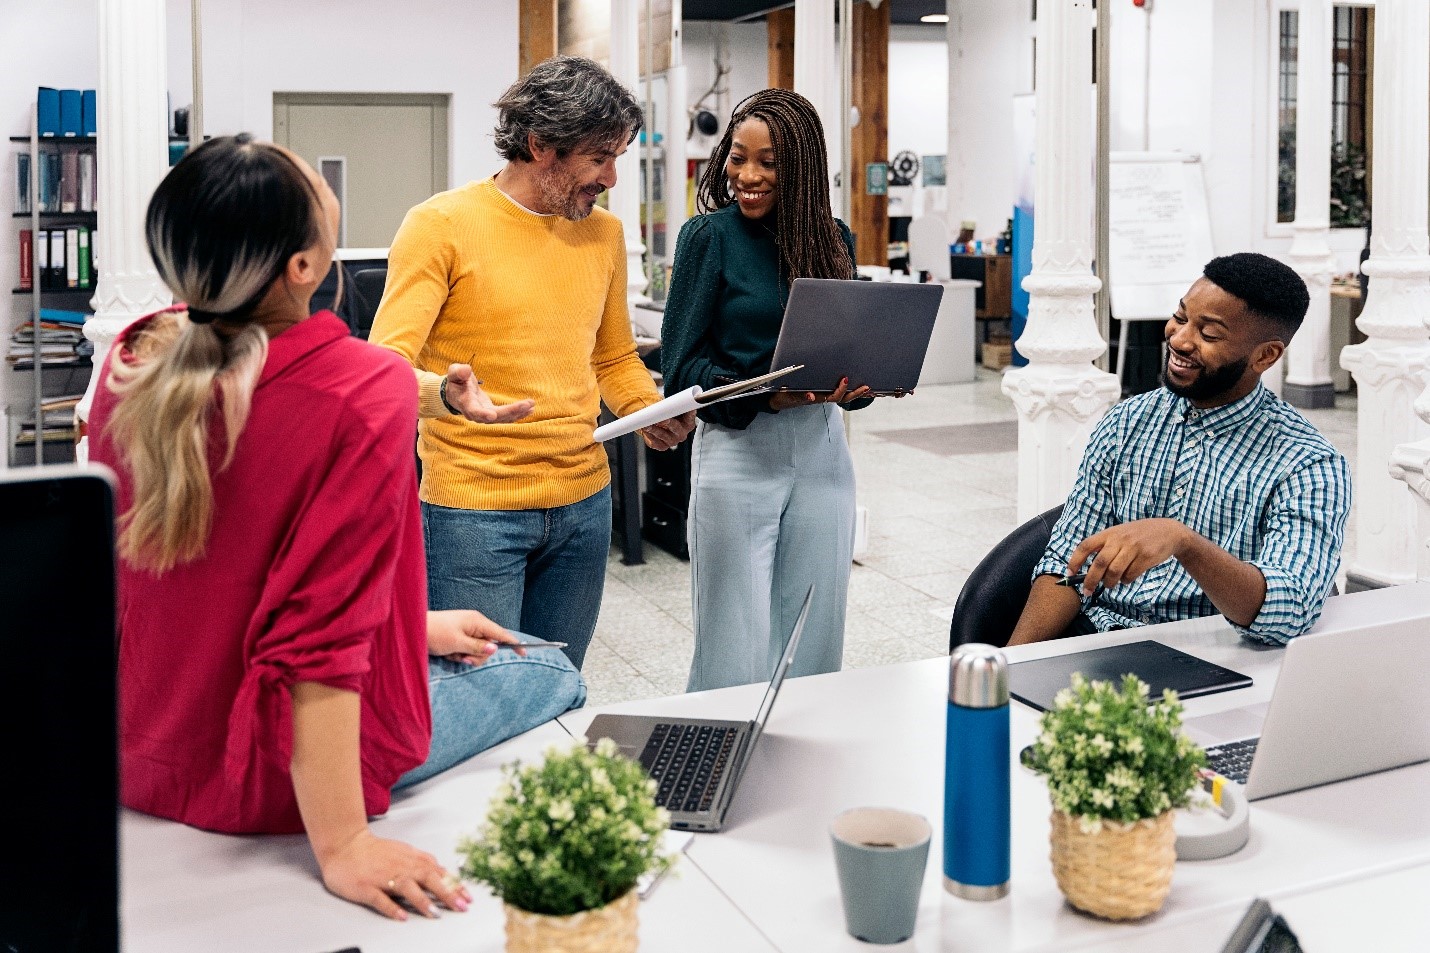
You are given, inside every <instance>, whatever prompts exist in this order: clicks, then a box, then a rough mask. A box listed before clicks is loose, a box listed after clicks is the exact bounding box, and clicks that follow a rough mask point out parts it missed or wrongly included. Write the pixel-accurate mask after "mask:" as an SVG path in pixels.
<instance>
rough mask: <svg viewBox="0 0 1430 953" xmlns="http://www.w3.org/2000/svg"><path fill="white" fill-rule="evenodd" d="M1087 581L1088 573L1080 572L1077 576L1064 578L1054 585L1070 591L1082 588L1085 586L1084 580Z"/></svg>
mask: <svg viewBox="0 0 1430 953" xmlns="http://www.w3.org/2000/svg"><path fill="white" fill-rule="evenodd" d="M1085 579H1087V573H1085V572H1080V573H1078V574H1077V575H1076V576H1064V577H1063V578H1061V579H1059V580H1058V581H1057V582H1056V583H1054V585H1057V586H1067V587H1068V588H1069V589H1075V588H1077V587H1078V586H1081V585H1082V584H1083V580H1085Z"/></svg>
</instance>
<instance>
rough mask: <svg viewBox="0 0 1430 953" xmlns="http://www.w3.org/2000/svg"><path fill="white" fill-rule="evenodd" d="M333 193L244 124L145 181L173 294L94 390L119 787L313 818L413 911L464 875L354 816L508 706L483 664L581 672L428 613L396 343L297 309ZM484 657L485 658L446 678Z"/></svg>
mask: <svg viewBox="0 0 1430 953" xmlns="http://www.w3.org/2000/svg"><path fill="white" fill-rule="evenodd" d="M338 214H339V212H338V204H337V199H336V198H335V197H334V196H333V193H332V191H331V190H330V189H329V188H328V186H327V185H326V183H324V182H323V180H322V179H321V178H319V177H318V176H317V175H316V174H314V173H313V171H312V169H310V168H309V167H308V166H307V165H306V164H305V163H303V161H302V160H301V159H299V158H297V157H296V156H293V155H292V154H290V153H288V152H286V151H285V150H282V149H280V148H278V147H276V146H273V145H269V144H264V143H258V142H254V141H253V140H252V139H251V138H249V137H248V136H246V135H244V136H236V137H223V138H217V139H213V140H210V141H209V142H207V143H205V144H203V145H201V146H199V147H198V148H197V149H195V150H194V151H193V152H191V153H190V154H189V155H187V156H186V157H185V158H183V159H182V160H181V161H180V162H179V163H178V165H176V166H175V167H174V169H172V170H171V171H170V173H169V174H168V176H167V177H166V178H165V179H164V181H163V182H162V183H161V184H160V185H159V187H158V189H157V190H156V191H155V193H154V197H153V199H152V201H151V202H150V205H149V210H148V216H147V221H146V233H147V238H148V242H149V249H150V253H151V256H152V257H153V259H154V263H155V265H156V267H157V268H158V270H159V273H160V275H161V276H162V277H163V278H164V280H165V282H166V283H167V284H169V285H170V287H171V288H172V289H173V291H174V292H175V294H176V296H178V297H179V298H180V299H181V300H184V301H187V302H188V304H187V306H182V305H181V306H178V307H175V308H171V309H168V310H166V311H161V312H159V313H157V314H154V315H150V316H149V317H146V318H143V319H141V320H140V321H138V322H136V323H135V324H133V325H132V326H130V327H129V328H128V329H127V330H126V331H125V332H124V333H123V334H122V335H121V336H120V337H119V339H118V340H117V341H115V344H114V348H113V350H112V351H111V356H110V359H109V360H108V361H107V365H106V368H105V377H104V380H103V382H102V385H101V386H100V387H98V388H97V390H96V396H95V402H94V407H93V410H92V411H91V415H90V428H91V443H92V448H91V459H93V460H95V461H97V462H102V463H105V464H108V465H109V466H111V467H112V468H113V469H114V470H115V471H116V472H117V474H118V476H119V500H118V503H119V512H120V513H121V514H123V515H122V516H121V518H120V536H119V550H120V556H121V573H120V583H119V589H120V600H119V601H120V604H119V692H120V757H121V765H122V772H121V776H122V781H121V800H122V801H123V803H124V804H125V805H126V806H128V807H131V808H134V809H136V810H139V811H143V812H146V813H149V814H155V815H159V816H161V817H167V818H172V819H175V820H178V821H182V822H184V823H186V824H192V825H194V826H196V827H202V828H206V829H209V830H215V831H223V832H230V833H290V832H298V831H303V830H306V832H307V834H308V838H309V841H310V843H311V844H312V847H313V852H314V854H315V856H316V858H317V861H318V865H319V867H320V869H321V873H322V878H323V882H324V884H325V885H326V886H327V887H328V889H329V890H331V891H332V892H333V893H335V894H337V895H338V896H341V897H344V898H346V899H348V900H352V901H355V902H358V903H364V904H367V905H369V906H371V907H373V908H374V909H376V910H378V911H379V912H382V913H384V914H386V915H388V916H391V917H395V918H397V919H405V918H406V913H405V912H404V911H403V910H402V909H401V907H400V906H399V905H398V901H403V902H405V903H407V904H408V905H410V906H411V907H412V908H414V909H416V910H418V911H419V912H422V913H426V914H428V915H435V914H436V906H435V903H434V901H436V902H440V903H442V904H443V905H445V906H447V907H449V908H451V909H454V910H465V909H466V908H467V906H468V903H469V902H470V899H471V898H470V896H469V895H468V894H467V892H466V891H465V889H463V888H461V887H458V886H454V885H453V884H454V883H455V882H454V881H451V880H450V878H449V875H448V874H447V872H446V871H445V870H443V869H442V868H441V866H439V865H438V864H437V862H436V860H435V859H434V858H433V857H431V856H430V855H428V854H427V853H424V852H423V851H420V850H417V849H415V848H413V847H411V846H409V845H407V844H404V843H401V842H398V841H393V840H385V839H383V838H379V837H377V836H376V835H375V834H374V833H373V832H372V831H371V829H370V828H369V827H368V822H367V821H368V817H369V816H372V815H378V814H382V813H384V812H385V811H386V810H387V808H388V805H389V802H390V799H391V791H392V789H393V787H394V786H400V784H401V783H412V782H414V781H415V780H419V779H420V778H422V777H426V776H430V774H432V773H435V771H438V770H442V769H443V768H444V767H449V766H450V765H451V764H454V763H456V761H459V760H461V759H462V758H464V757H468V756H470V755H471V754H473V753H475V750H480V747H476V748H473V747H472V745H473V744H477V745H483V744H486V743H490V742H491V738H490V737H487V736H481V737H480V738H478V735H477V734H475V733H474V732H472V731H471V730H470V726H471V724H472V723H473V722H474V720H475V719H474V718H473V716H472V711H471V709H474V708H480V707H481V705H487V706H491V707H494V708H496V709H497V712H498V714H492V713H491V712H484V713H483V714H484V716H485V717H486V718H487V719H488V720H490V721H495V720H498V719H504V720H505V721H506V722H511V721H512V720H513V717H514V716H513V713H512V712H511V711H510V710H503V709H502V708H501V706H502V705H505V704H508V703H509V701H510V696H509V695H507V694H506V693H505V691H504V690H503V689H501V688H497V689H495V690H485V691H483V692H480V693H478V692H476V691H475V686H476V685H477V683H478V682H480V685H481V687H482V688H483V689H487V688H489V686H490V685H492V684H493V683H499V685H501V686H506V687H507V688H512V689H514V690H515V691H517V692H519V693H521V695H523V696H529V695H530V694H532V693H533V692H536V693H544V694H545V695H546V696H549V698H550V699H552V701H551V702H550V704H552V705H554V706H555V712H559V711H561V710H564V709H565V708H566V707H568V706H570V705H571V703H572V702H573V701H574V702H575V704H579V703H580V701H581V700H582V699H583V698H584V686H583V685H582V684H581V681H580V677H579V675H578V674H577V673H576V672H575V671H574V669H571V667H570V666H569V664H568V663H565V661H564V657H562V656H560V653H556V652H547V653H540V652H533V653H532V656H533V658H530V659H522V660H521V664H520V665H517V664H513V662H514V661H515V656H516V655H517V654H524V653H501V655H502V656H504V657H505V658H503V659H501V660H499V661H494V662H490V663H487V664H483V663H485V662H486V660H487V658H488V656H490V655H491V654H492V653H493V651H494V649H495V647H496V645H495V643H496V642H517V641H520V640H519V639H517V638H516V637H515V636H513V635H511V634H510V633H507V632H504V631H503V630H501V629H500V628H499V627H497V626H495V625H494V624H492V623H490V622H489V621H488V620H486V619H485V618H484V617H482V616H481V615H479V614H477V613H475V612H449V613H431V614H430V616H429V614H428V613H427V611H426V608H427V603H426V568H425V564H424V555H423V540H422V533H421V522H420V517H419V511H418V502H417V483H416V480H417V476H416V468H415V465H414V461H413V456H412V448H413V446H414V443H415V440H416V433H415V426H416V425H415V422H416V420H417V400H416V392H415V391H413V389H412V369H411V368H410V367H409V366H408V365H407V364H406V363H405V362H403V360H402V359H401V358H399V357H398V356H397V355H394V354H392V353H390V352H388V351H384V350H382V349H380V348H377V347H374V346H371V345H368V344H367V343H365V342H362V341H359V340H357V339H355V338H351V337H349V336H348V332H347V327H346V325H344V324H343V322H342V321H341V320H339V319H338V318H337V317H336V316H335V315H333V314H332V313H331V312H327V311H324V312H320V313H318V314H316V315H313V316H311V317H310V316H309V311H308V308H309V301H310V299H311V298H312V295H313V293H314V291H315V290H316V289H317V287H318V285H319V283H320V282H321V281H322V280H323V278H324V276H325V275H326V274H327V272H328V270H329V267H330V265H331V262H332V259H333V254H334V250H335V244H336V242H335V236H336V234H337V225H338ZM429 652H430V653H431V655H432V656H434V658H433V659H432V661H431V664H432V666H433V668H432V679H433V688H432V692H433V697H434V699H435V698H438V697H439V687H438V684H437V683H438V681H439V680H441V681H443V682H450V683H451V684H454V685H458V686H460V685H462V684H463V682H464V681H466V682H470V683H472V687H468V688H467V689H466V694H465V695H464V696H462V697H460V698H458V699H457V701H455V702H453V703H452V704H446V701H447V700H448V699H451V698H453V697H454V696H453V695H451V694H450V692H451V691H452V690H449V689H446V688H442V689H441V691H444V692H449V694H447V695H441V696H440V697H441V698H443V699H444V706H443V707H442V708H441V709H439V712H438V721H439V724H449V723H455V726H456V727H455V729H451V730H449V731H448V737H446V738H444V737H443V733H442V731H438V733H437V741H436V742H435V743H434V740H433V715H432V711H433V709H432V707H430V706H429V687H428V679H429V668H428V665H429ZM437 656H444V657H445V658H438V657H437ZM535 656H555V658H553V659H549V660H548V659H545V658H543V659H542V660H540V661H538V660H537V659H536V658H535ZM508 659H510V660H512V661H508ZM463 663H465V664H463ZM476 665H481V666H482V668H481V669H480V671H482V672H483V673H487V672H491V673H494V674H498V675H499V676H500V677H498V678H496V679H493V678H491V676H490V675H487V674H483V675H482V676H481V677H480V679H479V680H473V679H464V676H465V675H466V674H467V673H470V672H476V671H478V669H476V668H475V667H474V666H476ZM439 666H446V667H445V668H439ZM562 666H565V669H564V670H563V669H562ZM527 668H530V669H531V670H532V671H534V672H536V673H537V675H538V676H539V677H540V678H545V679H546V680H545V681H540V680H537V681H533V680H531V679H528V680H526V681H523V680H522V678H523V676H522V675H521V674H520V673H521V672H522V671H523V670H524V669H527ZM512 673H516V674H512ZM558 681H559V685H558ZM534 686H535V687H534ZM563 693H564V694H563ZM476 697H480V698H481V699H482V701H481V702H480V703H473V701H472V700H473V699H474V698H476ZM454 710H455V711H456V714H455V715H454V714H453V713H452V712H453V711H454ZM555 712H540V713H535V714H533V720H534V721H541V720H545V719H546V718H549V717H551V715H552V714H554V713H555ZM523 714H526V713H523ZM499 727H500V728H502V729H504V731H503V733H504V734H505V735H510V734H514V733H515V732H516V731H519V730H524V729H525V728H527V727H530V724H507V723H504V724H502V725H500V726H499ZM474 738H478V740H477V741H475V742H474V741H473V739H474ZM483 739H484V740H483ZM497 740H499V738H497ZM462 744H466V747H465V748H463V747H461V745H462ZM429 746H430V747H431V757H430V758H429ZM434 762H440V763H434Z"/></svg>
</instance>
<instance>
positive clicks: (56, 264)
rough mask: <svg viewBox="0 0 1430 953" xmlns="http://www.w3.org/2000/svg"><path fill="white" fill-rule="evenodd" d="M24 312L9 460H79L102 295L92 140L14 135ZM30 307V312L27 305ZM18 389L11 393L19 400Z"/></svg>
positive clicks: (15, 330)
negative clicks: (78, 416)
mask: <svg viewBox="0 0 1430 953" xmlns="http://www.w3.org/2000/svg"><path fill="white" fill-rule="evenodd" d="M10 142H11V143H12V144H14V145H18V146H20V147H21V148H19V149H13V148H12V150H11V151H12V152H13V153H15V155H14V164H13V166H12V170H13V173H14V178H13V180H12V186H11V188H12V189H13V190H14V200H15V211H14V213H13V215H12V218H13V219H14V221H15V224H16V231H17V235H16V238H17V242H16V246H17V249H18V253H19V256H20V272H19V276H20V280H19V283H18V286H17V287H15V288H14V289H13V291H12V293H13V295H14V298H15V300H16V301H17V303H21V306H20V307H18V308H16V309H14V311H15V313H16V319H15V321H14V322H13V324H14V326H13V327H12V328H11V331H10V334H9V335H8V337H9V341H8V349H7V353H6V361H7V363H8V365H9V370H10V372H11V373H12V374H13V375H16V376H17V377H18V378H19V379H20V386H21V387H23V383H24V381H23V378H24V377H28V378H29V379H30V380H29V384H30V387H29V388H28V394H27V396H26V398H25V399H24V400H23V401H15V402H13V403H11V404H10V406H9V411H8V413H7V414H6V419H7V420H8V421H9V432H8V433H7V434H6V435H5V436H6V452H7V454H8V460H9V463H10V465H11V466H26V465H32V464H37V463H62V462H69V461H72V460H74V455H75V454H74V446H75V441H76V439H77V436H78V434H77V430H76V422H75V413H74V409H75V405H76V404H78V402H79V398H80V397H81V396H82V395H83V394H84V392H85V389H86V387H88V385H89V376H90V371H91V367H92V365H91V360H90V358H91V355H92V354H93V346H92V345H91V344H90V342H89V341H87V340H86V339H85V338H84V333H83V326H84V317H85V316H86V315H87V314H88V313H89V298H90V297H91V296H92V295H93V293H94V286H95V283H96V281H97V271H96V269H95V267H94V260H93V255H92V252H93V249H94V241H93V239H94V232H95V226H96V225H97V224H98V216H97V213H96V211H95V208H96V202H95V199H96V185H95V183H96V179H97V172H98V169H97V154H96V148H95V147H96V139H95V137H94V136H53V137H52V136H44V137H42V136H40V134H39V123H38V113H37V110H36V111H32V113H31V121H30V135H28V136H11V137H10ZM25 303H28V305H29V307H28V308H25V307H24V304H25ZM19 389H20V388H16V387H12V388H11V396H13V395H14V394H15V393H16V392H17V391H18V390H19Z"/></svg>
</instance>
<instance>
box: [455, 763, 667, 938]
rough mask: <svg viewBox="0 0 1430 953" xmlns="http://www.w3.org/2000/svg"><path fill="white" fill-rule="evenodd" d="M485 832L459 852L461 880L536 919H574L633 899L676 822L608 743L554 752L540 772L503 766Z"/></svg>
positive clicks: (636, 768) (660, 862) (637, 770)
mask: <svg viewBox="0 0 1430 953" xmlns="http://www.w3.org/2000/svg"><path fill="white" fill-rule="evenodd" d="M502 772H503V773H504V774H505V775H506V779H505V780H504V781H503V783H502V785H501V786H500V787H499V788H497V791H496V794H495V795H494V796H493V797H492V802H491V807H490V808H489V809H488V812H487V818H486V822H485V823H484V824H483V825H482V828H481V830H479V831H478V832H477V835H476V837H474V838H468V839H465V840H463V841H462V842H461V843H460V844H459V845H458V850H460V851H461V853H462V855H463V857H464V858H465V863H464V864H463V865H462V876H463V877H465V878H467V879H468V880H474V881H478V882H480V883H484V884H487V885H488V886H490V887H491V888H492V891H493V892H494V893H495V894H496V895H497V896H499V897H501V898H502V899H503V900H505V901H506V902H507V903H509V904H511V905H512V906H514V907H519V908H521V909H522V910H527V911H530V912H531V913H544V914H550V915H553V916H568V915H570V914H573V913H579V912H581V911H582V910H594V909H596V908H597V907H603V906H605V905H606V904H608V903H610V902H611V901H612V900H616V899H618V898H619V897H621V896H623V895H624V894H626V893H627V892H628V891H630V890H631V889H632V888H633V887H635V885H636V880H637V879H638V878H639V877H640V876H641V875H642V874H644V873H645V872H646V871H649V870H657V871H660V870H664V869H665V868H667V867H669V866H670V864H671V863H672V862H673V860H674V858H672V857H670V856H668V855H665V854H663V853H662V852H661V844H662V835H663V833H664V831H665V829H666V828H667V827H669V826H670V815H669V814H668V813H667V812H666V811H665V809H664V808H661V807H657V806H656V803H655V782H653V781H651V780H650V778H649V777H648V776H647V775H646V772H645V769H644V768H642V767H641V766H640V765H639V764H638V763H636V762H634V761H632V760H630V759H629V758H625V757H622V756H621V755H620V754H619V749H618V748H617V747H616V743H615V742H613V741H611V740H610V739H609V738H603V739H601V740H600V741H599V742H597V743H596V750H595V751H591V750H588V749H587V748H586V746H585V745H578V746H576V747H574V748H572V749H571V750H569V751H563V750H561V749H559V748H556V747H552V748H548V749H547V751H546V759H545V760H544V761H543V762H542V763H540V764H527V765H524V764H522V763H521V762H520V761H518V762H515V763H513V764H509V765H506V766H505V767H504V768H503V769H502Z"/></svg>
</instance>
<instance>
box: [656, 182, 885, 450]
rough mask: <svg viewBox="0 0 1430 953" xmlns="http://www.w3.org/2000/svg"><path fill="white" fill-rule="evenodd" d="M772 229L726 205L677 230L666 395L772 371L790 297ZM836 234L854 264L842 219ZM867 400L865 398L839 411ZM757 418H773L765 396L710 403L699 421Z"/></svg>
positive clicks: (664, 356) (664, 342)
mask: <svg viewBox="0 0 1430 953" xmlns="http://www.w3.org/2000/svg"><path fill="white" fill-rule="evenodd" d="M766 222H768V224H766ZM773 226H774V216H773V215H768V216H766V217H765V218H763V219H748V218H746V217H745V216H744V215H742V214H741V213H740V209H739V207H738V206H736V205H731V206H729V207H727V208H723V209H720V210H719V211H718V212H710V213H709V214H707V215H700V216H697V217H695V218H692V219H691V220H690V221H688V222H686V223H685V226H684V227H683V228H682V229H681V230H680V239H679V241H677V242H676V244H675V267H674V270H673V271H672V273H671V283H670V296H669V297H667V298H666V301H665V321H664V323H663V325H662V327H661V359H660V368H661V373H662V374H663V375H664V376H665V392H666V394H668V395H669V394H676V393H679V392H680V391H683V390H685V389H686V388H688V387H690V386H692V385H694V384H699V385H700V386H701V387H702V388H704V389H705V390H710V389H711V388H714V387H719V386H720V385H721V384H728V383H731V382H732V381H738V380H744V379H745V378H747V377H754V376H756V375H758V374H764V373H767V372H768V371H769V370H770V362H771V361H772V360H774V356H775V341H776V340H778V339H779V336H780V323H781V322H782V321H783V320H784V311H785V301H786V299H787V298H788V297H789V286H788V285H787V284H786V283H785V282H783V281H781V280H780V273H779V250H778V248H777V247H776V246H775V233H774V230H773ZM839 231H840V234H842V235H843V236H844V241H845V243H846V244H847V245H848V246H849V258H850V260H851V261H852V260H853V258H854V237H853V236H852V235H850V234H849V229H848V228H847V227H846V226H845V224H844V223H843V222H839ZM831 383H836V382H831ZM871 403H873V399H872V398H869V399H865V400H858V401H854V402H853V403H850V404H846V405H845V407H846V408H848V409H850V410H857V409H858V408H860V407H867V406H868V405H869V404H871ZM759 413H773V411H771V410H770V395H769V394H760V395H758V396H755V397H744V398H738V399H736V400H728V401H725V402H724V403H720V404H714V405H713V406H710V407H705V408H702V409H701V410H700V412H699V414H698V415H697V416H699V418H700V419H701V420H705V421H709V422H711V423H717V424H724V425H725V426H727V427H733V428H734V429H736V430H744V429H745V428H746V427H748V426H749V425H750V423H751V422H752V421H753V420H754V419H755V415H756V414H759Z"/></svg>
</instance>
